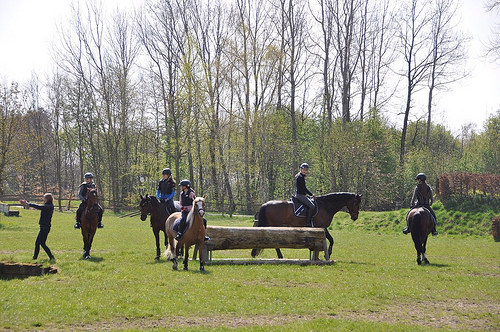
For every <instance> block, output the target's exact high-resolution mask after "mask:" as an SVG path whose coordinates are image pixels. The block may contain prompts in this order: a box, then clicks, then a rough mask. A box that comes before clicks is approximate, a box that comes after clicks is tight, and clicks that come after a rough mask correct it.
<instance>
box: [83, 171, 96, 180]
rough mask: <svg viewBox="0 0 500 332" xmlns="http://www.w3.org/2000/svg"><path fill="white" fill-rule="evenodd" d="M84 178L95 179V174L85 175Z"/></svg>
mask: <svg viewBox="0 0 500 332" xmlns="http://www.w3.org/2000/svg"><path fill="white" fill-rule="evenodd" d="M84 177H85V178H86V179H88V178H91V179H93V178H94V174H92V173H90V172H88V173H85V176H84Z"/></svg>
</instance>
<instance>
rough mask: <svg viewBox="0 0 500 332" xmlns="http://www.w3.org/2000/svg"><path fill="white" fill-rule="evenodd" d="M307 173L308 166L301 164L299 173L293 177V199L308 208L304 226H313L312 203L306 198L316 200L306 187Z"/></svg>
mask: <svg viewBox="0 0 500 332" xmlns="http://www.w3.org/2000/svg"><path fill="white" fill-rule="evenodd" d="M308 171H309V165H308V164H306V163H303V164H302V165H300V172H298V173H297V174H296V175H295V188H296V192H295V197H296V198H297V199H298V200H299V201H300V202H301V203H302V204H304V205H305V206H307V207H308V210H307V221H306V224H307V225H310V226H313V223H312V219H313V214H314V203H313V202H311V200H310V199H309V198H308V197H307V195H309V196H312V197H313V198H314V199H316V196H314V195H313V193H312V192H310V191H309V190H308V189H307V187H306V175H307V172H308Z"/></svg>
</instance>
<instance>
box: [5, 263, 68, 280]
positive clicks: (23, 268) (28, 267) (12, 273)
mask: <svg viewBox="0 0 500 332" xmlns="http://www.w3.org/2000/svg"><path fill="white" fill-rule="evenodd" d="M59 272H60V271H59V268H58V267H57V266H55V265H50V266H48V267H43V265H42V264H31V263H11V262H0V278H3V279H13V278H21V279H22V278H27V277H32V276H41V275H44V274H53V273H59Z"/></svg>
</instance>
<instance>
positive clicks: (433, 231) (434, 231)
mask: <svg viewBox="0 0 500 332" xmlns="http://www.w3.org/2000/svg"><path fill="white" fill-rule="evenodd" d="M436 235H438V232H437V231H436V219H434V227H433V228H432V236H436Z"/></svg>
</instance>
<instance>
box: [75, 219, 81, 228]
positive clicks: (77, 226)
mask: <svg viewBox="0 0 500 332" xmlns="http://www.w3.org/2000/svg"><path fill="white" fill-rule="evenodd" d="M81 227H82V224H81V223H80V222H78V221H77V222H76V224H75V226H73V228H74V229H80V228H81Z"/></svg>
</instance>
